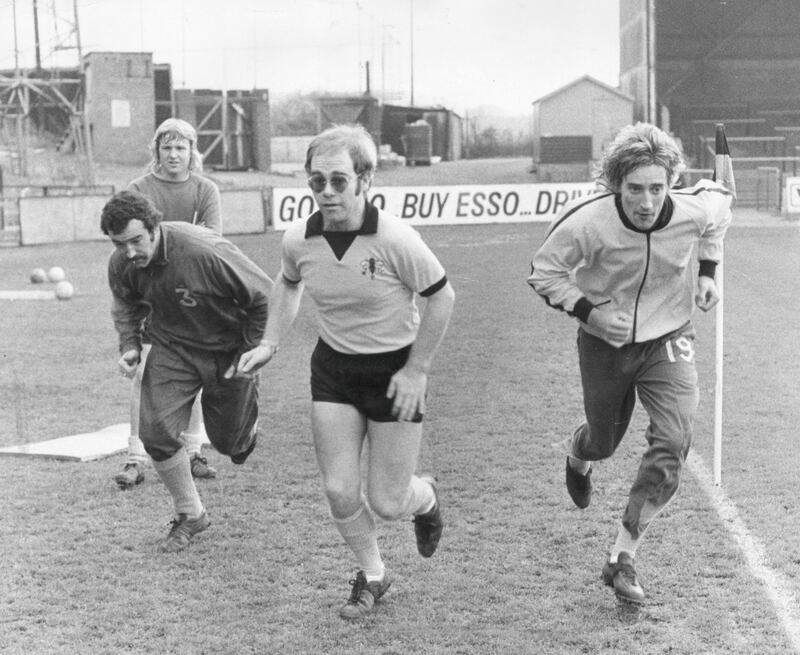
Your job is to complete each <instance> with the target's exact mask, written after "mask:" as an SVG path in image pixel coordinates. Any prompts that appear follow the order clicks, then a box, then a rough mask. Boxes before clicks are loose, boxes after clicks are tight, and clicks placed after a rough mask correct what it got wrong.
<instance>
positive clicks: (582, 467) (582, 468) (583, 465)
mask: <svg viewBox="0 0 800 655" xmlns="http://www.w3.org/2000/svg"><path fill="white" fill-rule="evenodd" d="M569 467H570V468H571V469H572V470H573V471H575V472H576V473H580V474H581V475H586V474H587V473H588V472H589V469H590V468H592V463H591V462H587V461H586V460H583V459H578V458H577V457H573V456H572V455H570V456H569Z"/></svg>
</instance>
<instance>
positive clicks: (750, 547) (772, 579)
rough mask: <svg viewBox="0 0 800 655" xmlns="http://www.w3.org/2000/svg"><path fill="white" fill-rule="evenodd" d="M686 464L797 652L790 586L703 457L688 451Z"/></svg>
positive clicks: (799, 623)
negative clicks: (771, 564)
mask: <svg viewBox="0 0 800 655" xmlns="http://www.w3.org/2000/svg"><path fill="white" fill-rule="evenodd" d="M686 463H687V465H688V467H689V470H690V471H691V472H692V473H693V474H694V476H695V477H696V478H697V480H698V482H700V487H701V488H702V489H703V491H704V492H705V493H706V495H707V496H708V497H709V499H710V500H711V504H712V505H713V506H714V509H716V510H717V514H718V515H719V517H720V519H722V522H723V523H724V524H725V527H726V528H727V529H728V531H729V532H730V533H731V535H732V536H733V539H734V541H735V542H736V545H737V546H738V547H739V549H740V550H741V551H742V553H743V554H744V556H745V559H746V560H747V566H748V567H749V568H750V571H751V572H752V574H753V576H754V577H755V578H757V579H758V580H761V582H762V583H763V584H764V590H765V592H766V594H767V597H768V598H769V599H770V601H771V602H772V605H773V607H774V608H775V613H776V614H777V615H778V618H779V619H780V621H781V623H782V624H783V629H784V631H785V632H786V636H787V637H788V638H789V641H790V642H791V644H792V646H793V647H794V651H795V652H796V653H800V611H798V604H797V599H796V598H795V596H794V594H793V593H792V591H791V584H790V583H789V581H788V580H787V579H786V577H785V576H783V575H781V573H779V572H778V571H775V570H773V569H772V568H770V566H769V563H768V559H767V554H766V550H765V548H764V546H763V545H762V543H761V542H760V541H759V540H758V539H756V538H755V537H754V536H753V535H751V534H750V532H749V531H748V530H747V526H745V524H744V521H742V519H741V517H740V516H739V511H738V510H737V509H736V505H735V504H734V503H733V501H731V499H730V498H728V496H727V494H726V493H725V492H724V491H723V490H722V488H721V487H718V486H716V485H715V484H714V481H713V478H712V476H711V473H710V472H709V470H708V468H707V467H706V465H705V463H704V462H703V458H702V457H700V455H698V454H697V453H696V452H694V451H692V452H691V454H690V455H689V457H688V459H687V462H686Z"/></svg>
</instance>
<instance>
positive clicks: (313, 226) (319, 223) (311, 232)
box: [306, 200, 378, 239]
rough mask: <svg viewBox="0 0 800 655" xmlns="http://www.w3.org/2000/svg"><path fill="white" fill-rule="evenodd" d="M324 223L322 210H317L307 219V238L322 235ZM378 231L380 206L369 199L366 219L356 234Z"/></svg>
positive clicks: (366, 205) (365, 211) (365, 208)
mask: <svg viewBox="0 0 800 655" xmlns="http://www.w3.org/2000/svg"><path fill="white" fill-rule="evenodd" d="M323 225H324V223H323V220H322V212H321V211H319V210H317V211H315V212H314V213H313V214H311V216H309V217H308V220H307V221H306V239H308V238H309V237H319V236H322V233H323V229H322V227H323ZM377 231H378V208H377V207H376V206H375V205H373V204H372V203H371V202H370V201H369V200H367V202H366V204H365V205H364V220H363V222H362V223H361V227H360V228H358V229H357V230H353V233H354V234H375V233H376V232H377Z"/></svg>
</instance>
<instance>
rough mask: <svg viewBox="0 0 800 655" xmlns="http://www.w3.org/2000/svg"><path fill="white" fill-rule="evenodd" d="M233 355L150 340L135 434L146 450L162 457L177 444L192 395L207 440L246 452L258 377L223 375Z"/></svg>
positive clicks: (219, 446)
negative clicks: (200, 411)
mask: <svg viewBox="0 0 800 655" xmlns="http://www.w3.org/2000/svg"><path fill="white" fill-rule="evenodd" d="M235 358H236V353H233V352H230V353H220V352H210V351H206V350H200V349H198V348H190V347H188V346H182V345H179V344H172V345H170V346H169V347H167V346H165V345H164V344H161V343H159V342H157V341H156V342H153V346H152V349H151V350H150V354H149V355H148V356H147V362H146V364H145V367H144V373H143V374H142V395H141V407H140V412H139V437H140V438H141V440H142V443H143V444H144V447H145V450H146V451H147V454H148V455H150V457H152V458H153V459H154V460H155V461H163V460H165V459H168V458H169V457H171V456H172V455H174V454H175V453H176V452H177V451H178V450H179V449H180V448H181V445H182V444H181V441H180V435H181V432H183V431H184V430H185V429H186V428H187V426H188V425H189V417H190V415H191V413H192V405H193V404H194V400H195V397H196V396H197V394H198V393H199V392H200V390H201V389H202V390H203V395H202V400H201V401H200V402H201V405H202V407H203V421H204V422H205V427H206V433H207V434H208V440H209V441H210V442H211V444H212V445H213V446H214V448H215V449H216V450H217V451H219V452H220V453H222V454H223V455H232V454H236V453H240V452H242V451H243V450H245V449H246V448H247V447H248V446H249V445H250V443H251V442H252V433H253V428H254V426H255V425H256V421H257V419H258V386H259V381H258V375H254V376H252V377H248V378H238V377H237V378H231V379H229V380H228V379H225V378H224V373H225V371H226V370H227V368H228V366H230V365H231V364H232V363H233V362H234V361H235Z"/></svg>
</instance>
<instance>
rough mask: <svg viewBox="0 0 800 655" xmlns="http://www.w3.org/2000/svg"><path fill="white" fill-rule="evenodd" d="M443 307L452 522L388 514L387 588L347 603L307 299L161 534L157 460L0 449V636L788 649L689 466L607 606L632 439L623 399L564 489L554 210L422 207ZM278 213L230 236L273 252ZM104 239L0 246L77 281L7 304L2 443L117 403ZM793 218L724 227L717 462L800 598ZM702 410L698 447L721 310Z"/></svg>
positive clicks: (429, 436)
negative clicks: (269, 229)
mask: <svg viewBox="0 0 800 655" xmlns="http://www.w3.org/2000/svg"><path fill="white" fill-rule="evenodd" d="M421 232H422V234H423V236H424V238H425V239H426V241H427V242H428V243H429V244H430V245H431V246H432V248H433V249H434V251H435V252H436V253H437V254H438V255H439V256H440V258H441V259H442V261H443V263H444V264H445V267H446V268H447V271H448V275H449V277H450V279H451V281H452V283H453V286H454V287H455V290H456V294H457V298H456V309H455V312H454V315H453V320H452V323H451V327H450V330H449V332H448V335H447V337H446V340H445V342H444V344H443V346H442V348H441V350H440V352H439V354H438V357H437V361H436V362H435V365H434V368H433V372H432V375H431V388H430V394H429V417H428V418H427V420H426V428H425V430H426V438H425V442H424V446H423V451H422V455H421V461H420V470H421V471H425V472H428V471H429V472H433V473H435V474H436V476H437V477H438V479H439V481H440V492H441V498H442V503H443V507H444V510H445V520H446V522H447V527H446V529H445V533H444V537H443V540H442V544H441V546H440V550H439V551H438V552H437V553H436V555H435V556H434V557H433V558H432V559H430V560H423V559H422V558H420V557H419V556H418V555H417V553H416V548H415V546H414V536H413V528H412V525H411V523H410V521H405V522H401V523H393V524H381V526H380V528H379V531H380V540H381V541H380V542H381V545H382V549H383V552H384V555H385V558H386V562H387V566H388V567H389V569H390V571H391V572H392V574H393V577H394V584H393V586H392V588H391V589H390V590H389V592H388V593H387V595H386V596H385V598H384V600H383V601H382V602H381V603H379V605H378V609H377V610H376V612H375V613H374V614H373V615H371V616H369V617H368V618H367V619H366V620H364V621H362V622H360V623H355V624H352V623H345V622H343V621H342V620H341V619H339V618H338V616H337V613H336V610H337V608H338V606H339V605H340V604H341V603H342V602H343V601H344V600H345V598H346V597H347V594H348V592H349V587H348V585H347V581H348V579H349V578H350V577H352V573H353V570H354V563H353V561H352V559H351V556H350V555H349V552H348V551H347V549H346V547H345V546H344V545H343V544H342V543H341V540H340V538H339V535H338V533H337V532H336V530H335V529H334V528H333V526H332V524H331V522H330V520H329V517H328V511H327V507H326V504H325V501H324V498H323V497H322V493H321V491H320V487H319V482H318V478H317V469H316V464H315V461H314V454H313V448H312V445H311V439H310V427H309V420H308V411H309V402H310V401H309V394H308V358H309V356H310V352H311V348H312V346H313V343H314V340H315V331H314V326H313V311H312V310H311V307H310V305H309V303H308V302H307V301H304V304H303V307H302V309H301V314H300V316H299V317H298V320H297V322H296V323H295V329H294V332H293V334H292V336H291V338H290V339H288V340H287V342H286V343H285V344H283V345H282V349H281V352H280V354H279V356H278V357H277V358H276V360H275V361H274V362H273V363H271V364H269V365H268V367H267V368H266V370H265V373H264V374H263V376H262V387H261V389H262V400H261V408H262V425H263V427H264V429H263V435H262V438H261V440H260V442H259V446H258V448H257V449H256V451H255V453H254V454H253V456H252V457H251V458H250V459H249V460H248V462H247V463H246V464H245V465H244V466H243V467H234V466H233V465H231V464H230V462H229V461H228V460H226V459H225V458H223V457H221V456H220V455H218V454H217V453H215V452H213V451H210V450H207V451H206V452H207V454H208V456H209V463H210V464H212V465H213V466H215V467H217V468H218V469H219V476H218V478H217V479H216V480H211V481H199V482H198V487H199V489H200V492H201V494H202V496H203V499H204V501H205V503H206V505H207V509H208V512H209V515H210V517H211V520H212V526H211V528H210V529H209V530H207V531H206V532H204V533H203V534H202V535H199V536H198V537H197V538H196V540H195V542H194V543H193V544H192V545H191V546H190V547H189V549H188V550H187V551H185V552H183V553H180V554H177V555H162V554H159V553H158V552H157V546H158V544H159V543H160V542H161V540H162V539H163V538H164V537H165V535H166V533H167V530H168V525H167V524H168V521H169V519H170V501H169V498H168V495H167V493H166V491H165V490H164V488H163V486H162V485H161V483H160V482H159V481H158V478H157V476H156V474H155V472H154V471H153V470H152V468H150V469H148V471H147V477H146V481H145V483H144V484H143V485H140V486H139V487H138V488H136V489H135V490H133V491H128V492H120V491H119V490H118V489H117V488H116V485H115V484H114V482H113V480H112V477H113V475H114V473H115V472H116V471H117V469H118V468H119V466H120V465H121V463H122V459H123V458H122V456H115V457H112V458H108V459H104V460H100V461H96V462H89V463H83V464H81V463H70V462H57V461H42V460H25V459H19V458H2V459H0V498H2V499H3V500H2V503H3V504H2V520H1V521H0V551H1V552H2V557H3V560H2V561H3V564H4V566H3V575H2V576H0V651H2V652H3V653H8V654H10V655H17V654H24V655H32V654H37V655H38V654H40V653H47V654H49V653H53V654H55V653H58V654H62V653H176V654H178V653H179V654H185V653H231V654H240V653H309V654H311V653H315V654H317V653H330V654H337V653H342V654H344V653H384V654H398V655H401V654H402V655H405V654H407V653H442V654H451V653H464V654H471V653H479V654H484V653H503V654H506V653H541V654H551V653H552V654H560V653H565V654H572V653H592V654H596V653H601V654H609V655H610V654H612V653H613V654H618V653H637V654H638V653H642V654H649V653H653V654H655V653H679V654H683V653H685V654H693V655H694V654H698V653H714V654H717V653H719V654H722V653H725V654H731V655H751V654H752V653H760V654H778V653H780V654H785V653H789V652H792V645H791V643H790V642H789V641H788V639H787V637H786V635H785V633H784V630H783V628H782V626H781V624H780V621H779V620H778V617H777V615H776V613H775V611H774V609H773V607H772V605H771V603H770V602H769V600H768V597H767V595H766V593H765V590H764V589H763V588H762V587H761V584H760V583H759V582H757V581H756V580H755V579H754V578H753V577H752V575H751V574H750V572H749V571H748V570H747V568H746V566H745V560H744V558H743V557H742V555H741V554H740V553H739V552H738V551H737V550H736V548H735V546H734V545H733V543H732V541H731V539H730V537H729V535H728V533H727V531H726V529H725V526H724V525H723V523H722V522H721V521H720V520H719V519H718V517H717V515H716V513H715V510H714V508H713V507H711V506H710V504H709V502H708V500H707V499H706V496H705V495H704V494H703V493H702V490H701V489H700V487H699V485H698V483H697V481H696V480H694V479H693V478H692V477H691V475H688V474H687V475H686V477H685V478H684V483H683V486H682V488H681V490H680V491H679V493H678V496H677V498H676V499H675V501H674V502H673V503H672V504H671V505H670V506H669V507H668V508H667V510H666V511H665V512H664V514H663V515H662V516H661V517H660V518H659V519H658V520H656V521H655V522H654V523H653V525H652V527H651V529H650V532H649V533H648V534H647V536H646V538H645V541H644V543H643V545H642V547H641V549H640V552H639V558H638V563H637V566H638V570H639V574H640V577H641V580H642V583H643V585H644V587H645V590H646V592H647V594H648V601H647V604H646V605H645V607H644V608H643V609H642V610H641V611H638V612H630V611H628V610H627V609H626V608H625V607H622V606H619V605H618V604H617V602H616V601H615V599H614V595H613V592H612V591H611V590H610V589H608V588H606V587H603V585H602V582H601V580H600V568H601V566H602V563H603V560H604V557H605V555H606V552H607V548H608V547H609V546H610V544H611V542H612V541H613V538H614V535H615V531H616V528H615V525H616V522H617V520H618V519H619V516H620V514H621V512H622V509H623V507H624V504H625V501H626V497H627V491H628V488H629V486H630V484H631V482H632V480H633V476H634V473H635V470H636V467H637V466H638V459H639V457H640V455H641V452H642V449H643V447H644V440H643V437H642V434H643V429H644V425H645V421H646V417H644V415H643V414H642V413H641V412H637V415H636V416H635V419H634V421H633V424H632V427H631V430H630V431H629V433H628V435H627V436H626V438H625V440H624V441H623V443H622V445H621V447H620V450H619V451H618V454H617V456H615V457H614V458H613V459H611V460H609V461H607V462H605V463H602V464H600V465H598V467H597V470H596V472H595V475H594V481H595V485H596V493H595V496H594V499H593V502H592V506H591V507H590V508H588V509H587V510H584V511H580V510H577V509H576V508H574V507H573V506H572V504H571V502H570V500H569V497H568V495H567V493H566V490H565V488H564V481H563V475H564V474H563V461H562V457H561V455H559V454H558V453H556V452H555V451H554V450H553V449H552V448H551V447H550V443H551V442H553V441H555V440H557V439H559V438H562V437H563V436H564V435H565V434H566V433H567V432H568V431H569V430H570V429H571V428H572V427H573V426H574V425H575V424H576V422H577V421H578V420H579V418H580V416H581V395H580V388H579V378H578V370H577V362H576V355H575V343H574V342H575V325H574V323H573V322H572V321H571V319H569V318H567V317H565V316H564V315H560V314H558V313H557V312H555V311H553V310H551V309H549V308H547V307H546V306H545V304H544V303H543V302H542V301H541V300H540V299H539V298H538V297H536V296H535V294H534V293H533V292H532V291H531V290H530V289H529V288H528V287H527V285H526V284H525V277H526V275H527V273H528V270H529V261H530V257H531V255H532V253H533V250H534V249H535V248H536V247H537V246H538V244H539V243H540V242H541V240H542V238H543V236H544V232H545V226H544V225H541V224H533V225H525V224H519V225H505V226H500V225H485V226H470V227H462V226H453V227H436V228H425V229H422V230H421ZM279 240H280V235H279V234H275V233H269V234H265V235H255V236H247V237H237V238H235V239H234V241H235V242H236V243H237V244H239V245H240V246H241V247H242V248H243V249H244V250H245V251H246V252H247V253H248V254H249V255H250V256H252V257H253V259H254V260H255V261H257V262H258V263H259V264H261V265H262V266H263V267H264V269H265V270H266V271H267V272H268V273H270V275H275V274H276V272H277V268H278V247H279ZM110 250H111V249H110V246H109V244H106V243H102V242H101V243H83V244H66V245H62V246H42V247H36V248H15V249H5V250H2V251H0V288H23V287H24V286H25V285H26V284H27V276H28V273H29V271H30V270H31V268H33V267H34V266H35V265H36V263H38V262H43V261H47V262H51V263H52V264H54V265H55V264H57V265H60V266H62V267H63V268H65V269H66V270H67V275H68V279H69V280H70V281H71V282H73V284H74V285H75V289H76V295H75V297H74V298H73V299H71V300H69V301H65V302H56V301H53V302H25V301H13V302H11V301H2V302H0V334H2V335H3V336H2V350H1V351H0V398H2V403H0V445H3V446H6V445H14V444H16V443H21V442H22V443H24V442H31V441H38V440H42V439H49V438H54V437H58V436H63V435H67V434H75V433H79V432H85V431H89V430H95V429H99V428H101V427H103V426H106V425H111V424H114V423H118V422H121V421H125V420H127V417H128V414H127V413H128V391H129V384H130V383H129V382H128V381H126V380H123V379H122V378H121V377H120V376H119V375H118V373H117V372H116V360H117V357H118V355H117V349H116V336H115V333H114V330H113V326H112V324H111V319H110V316H109V303H110V296H109V292H108V290H107V286H106V276H105V266H106V261H107V257H108V254H109V253H110ZM798 253H800V234H799V233H798V231H797V230H796V228H792V227H788V226H787V225H785V224H783V225H771V226H765V227H744V226H734V227H733V228H732V229H731V231H730V233H729V238H728V240H727V245H726V254H727V264H726V270H725V273H726V277H725V287H726V305H725V307H726V349H725V362H726V385H725V406H724V407H725V409H724V431H725V451H724V471H723V484H724V487H725V489H726V491H727V493H728V495H729V496H730V497H731V499H732V500H733V501H734V502H735V503H736V505H737V507H738V508H739V511H740V513H741V515H742V518H743V519H744V521H745V523H746V524H747V526H748V528H749V530H750V532H751V533H752V534H753V535H754V536H756V537H757V538H758V539H760V540H761V541H762V542H763V543H764V544H765V547H766V551H767V555H768V558H769V564H770V566H772V567H773V568H774V569H775V570H776V571H778V572H780V573H781V575H783V576H785V578H786V579H787V580H789V582H790V585H791V588H790V590H789V591H790V593H793V594H794V596H795V598H797V597H798V596H800V588H798V575H799V574H800V555H798V553H800V534H798V532H797V530H796V525H797V519H798V513H800V510H799V509H798V506H797V502H796V497H797V494H796V486H797V483H796V479H797V474H796V468H797V457H796V452H797V447H796V431H797V428H796V426H797V425H798V423H799V422H800V403H798V391H797V389H798V386H797V345H796V344H797V343H798V341H800V303H797V302H796V301H795V299H794V296H795V294H796V289H797V282H796V279H797V273H798V270H800V266H798V263H800V262H799V261H798ZM697 326H698V333H699V339H698V344H697V346H698V358H699V359H698V367H699V372H700V378H701V414H700V417H699V420H698V425H697V429H696V437H695V447H696V450H697V452H698V453H700V454H701V455H702V457H703V458H704V460H705V461H706V462H708V463H709V464H710V462H711V461H712V450H711V446H712V418H713V388H714V379H713V352H714V343H713V341H714V337H713V332H714V331H713V316H698V317H697Z"/></svg>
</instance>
